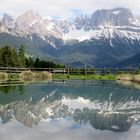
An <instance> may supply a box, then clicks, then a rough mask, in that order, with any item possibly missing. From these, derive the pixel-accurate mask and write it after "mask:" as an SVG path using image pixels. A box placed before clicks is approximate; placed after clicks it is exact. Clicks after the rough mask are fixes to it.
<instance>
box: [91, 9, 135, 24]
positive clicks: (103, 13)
mask: <svg viewBox="0 0 140 140" xmlns="http://www.w3.org/2000/svg"><path fill="white" fill-rule="evenodd" d="M133 18H134V16H133V14H132V12H131V11H130V10H129V9H127V8H115V9H110V10H106V9H102V10H97V11H95V12H94V13H93V15H92V18H91V22H92V25H93V26H105V25H109V26H128V25H130V24H131V23H130V19H133Z"/></svg>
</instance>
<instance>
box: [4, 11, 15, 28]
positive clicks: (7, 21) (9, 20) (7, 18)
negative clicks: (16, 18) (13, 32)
mask: <svg viewBox="0 0 140 140" xmlns="http://www.w3.org/2000/svg"><path fill="white" fill-rule="evenodd" d="M12 21H13V18H12V17H11V16H10V15H8V14H6V13H4V14H3V18H2V23H3V25H5V26H9V25H10V24H11V23H12Z"/></svg>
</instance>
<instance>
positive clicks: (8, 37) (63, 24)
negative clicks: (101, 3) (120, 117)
mask: <svg viewBox="0 0 140 140" xmlns="http://www.w3.org/2000/svg"><path fill="white" fill-rule="evenodd" d="M0 44H2V45H4V44H10V45H11V46H14V47H16V48H19V46H20V44H24V45H25V46H27V47H26V51H27V53H28V54H30V55H32V56H37V57H43V58H49V59H51V60H55V61H56V62H59V63H64V64H66V65H68V66H73V67H81V66H84V65H85V64H86V65H87V66H88V67H93V66H95V67H124V65H122V64H124V63H125V66H126V67H128V66H131V65H132V66H134V67H136V66H138V63H136V64H135V65H133V63H132V62H133V58H134V59H135V58H136V57H134V56H135V55H136V56H137V55H139V54H140V18H139V17H136V16H135V15H133V13H132V12H131V11H130V10H129V9H126V8H115V9H110V10H106V9H102V10H97V11H95V12H94V13H93V14H92V15H90V16H85V15H82V16H79V17H76V18H75V19H74V20H71V21H69V20H67V19H66V20H61V19H59V20H58V19H47V18H43V17H41V16H40V15H39V14H38V13H37V12H34V11H28V12H26V13H24V14H22V15H20V16H18V17H17V18H14V17H11V16H9V15H8V14H4V15H3V17H2V19H1V21H0ZM137 58H138V61H136V60H135V62H139V57H137ZM127 59H129V61H127Z"/></svg>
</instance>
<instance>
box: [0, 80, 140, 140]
mask: <svg viewBox="0 0 140 140" xmlns="http://www.w3.org/2000/svg"><path fill="white" fill-rule="evenodd" d="M9 139H10V140H139V139H140V88H138V86H133V84H131V85H129V84H125V83H124V84H122V83H121V84H120V83H119V82H115V81H78V80H70V81H52V82H42V83H39V82H38V83H28V84H27V83H26V84H19V85H12V84H6V85H5V84H4V85H1V86H0V140H9Z"/></svg>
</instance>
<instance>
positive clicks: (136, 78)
mask: <svg viewBox="0 0 140 140" xmlns="http://www.w3.org/2000/svg"><path fill="white" fill-rule="evenodd" d="M116 79H117V80H122V81H132V82H137V83H140V74H129V73H128V74H124V73H123V74H120V75H118V76H117V77H116Z"/></svg>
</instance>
